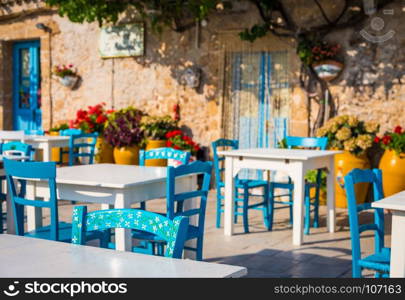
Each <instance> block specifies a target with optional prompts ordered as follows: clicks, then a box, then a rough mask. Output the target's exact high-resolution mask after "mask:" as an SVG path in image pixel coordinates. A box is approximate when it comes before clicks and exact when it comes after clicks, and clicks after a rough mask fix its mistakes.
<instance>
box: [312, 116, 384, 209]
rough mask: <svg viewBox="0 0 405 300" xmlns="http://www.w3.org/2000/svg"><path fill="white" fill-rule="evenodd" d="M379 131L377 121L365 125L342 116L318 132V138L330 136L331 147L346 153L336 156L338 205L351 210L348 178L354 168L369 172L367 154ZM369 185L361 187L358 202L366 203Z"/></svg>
mask: <svg viewBox="0 0 405 300" xmlns="http://www.w3.org/2000/svg"><path fill="white" fill-rule="evenodd" d="M378 130H379V125H378V124H377V123H374V122H364V121H361V120H359V119H358V118H356V117H354V116H348V115H343V116H338V117H335V118H333V119H330V120H329V121H328V122H327V123H326V124H325V126H323V127H321V128H320V129H318V131H317V136H318V137H323V136H326V137H328V148H331V149H336V150H343V151H344V153H342V154H337V155H335V176H336V183H335V195H336V206H337V207H343V208H345V207H347V201H346V193H345V191H344V180H343V179H344V176H346V174H347V173H348V172H350V171H351V170H352V169H354V168H358V169H368V168H370V163H369V161H368V158H367V155H366V151H367V150H368V149H369V148H370V147H371V146H372V145H373V140H374V138H375V137H376V134H377V132H378ZM367 191H368V184H357V185H356V194H357V200H358V201H359V202H360V203H363V202H364V201H365V200H366V196H367Z"/></svg>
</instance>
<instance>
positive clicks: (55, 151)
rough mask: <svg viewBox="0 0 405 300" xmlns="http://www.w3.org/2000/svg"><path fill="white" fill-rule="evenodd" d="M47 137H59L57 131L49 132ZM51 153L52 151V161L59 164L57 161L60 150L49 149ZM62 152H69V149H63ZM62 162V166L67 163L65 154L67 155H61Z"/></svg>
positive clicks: (67, 158)
mask: <svg viewBox="0 0 405 300" xmlns="http://www.w3.org/2000/svg"><path fill="white" fill-rule="evenodd" d="M49 135H51V136H59V131H50V132H49ZM51 151H52V153H51V159H52V161H55V162H59V160H60V148H56V147H54V148H52V149H51ZM63 151H69V147H64V148H63ZM62 162H63V163H64V164H67V163H69V154H67V153H65V154H63V161H62Z"/></svg>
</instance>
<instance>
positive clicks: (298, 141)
mask: <svg viewBox="0 0 405 300" xmlns="http://www.w3.org/2000/svg"><path fill="white" fill-rule="evenodd" d="M285 139H286V143H287V147H288V148H289V149H291V148H292V147H303V148H319V149H320V150H326V146H327V145H328V138H327V137H319V138H317V137H300V136H286V138H285Z"/></svg>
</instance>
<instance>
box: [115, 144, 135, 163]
mask: <svg viewBox="0 0 405 300" xmlns="http://www.w3.org/2000/svg"><path fill="white" fill-rule="evenodd" d="M113 154H114V161H115V163H116V164H119V165H137V164H139V147H138V146H130V147H114V152H113Z"/></svg>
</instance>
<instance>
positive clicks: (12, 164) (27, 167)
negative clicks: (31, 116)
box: [4, 159, 101, 243]
mask: <svg viewBox="0 0 405 300" xmlns="http://www.w3.org/2000/svg"><path fill="white" fill-rule="evenodd" d="M4 169H5V173H6V177H7V183H8V188H9V190H10V194H11V202H12V205H13V212H14V220H15V226H16V233H17V235H21V236H30V237H36V238H41V239H48V240H54V241H62V242H69V243H70V241H71V237H72V225H71V224H69V223H66V222H59V218H58V203H57V194H56V181H55V178H56V164H55V163H54V162H20V161H14V160H9V159H4ZM15 177H19V178H25V179H37V180H38V179H39V180H46V181H47V182H48V186H49V201H39V200H34V199H26V198H25V190H22V188H20V191H19V192H17V185H16V184H15V182H14V178H15ZM19 182H20V185H22V186H25V185H26V180H24V179H19ZM25 206H34V207H40V208H48V209H50V217H51V221H50V225H48V226H44V227H40V228H38V229H36V230H34V231H30V232H24V207H25ZM92 239H101V235H100V233H99V232H95V233H92V234H91V235H88V236H87V240H92Z"/></svg>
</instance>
